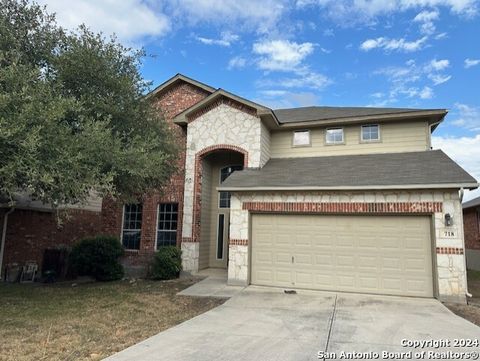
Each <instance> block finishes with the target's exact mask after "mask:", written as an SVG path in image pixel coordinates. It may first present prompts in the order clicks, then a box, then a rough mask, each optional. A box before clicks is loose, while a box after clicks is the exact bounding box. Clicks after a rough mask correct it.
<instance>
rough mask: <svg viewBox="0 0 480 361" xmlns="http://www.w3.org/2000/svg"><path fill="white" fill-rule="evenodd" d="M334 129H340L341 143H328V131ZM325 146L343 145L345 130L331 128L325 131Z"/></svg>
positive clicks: (342, 128)
mask: <svg viewBox="0 0 480 361" xmlns="http://www.w3.org/2000/svg"><path fill="white" fill-rule="evenodd" d="M334 129H341V130H342V141H341V142H334V143H330V142H329V141H328V131H329V130H334ZM325 145H345V128H344V127H331V128H326V129H325Z"/></svg>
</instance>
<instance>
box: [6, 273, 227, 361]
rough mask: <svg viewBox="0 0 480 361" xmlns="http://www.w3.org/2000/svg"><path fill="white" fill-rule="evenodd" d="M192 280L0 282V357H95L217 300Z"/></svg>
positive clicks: (170, 324) (105, 354) (176, 322)
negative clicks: (197, 294)
mask: <svg viewBox="0 0 480 361" xmlns="http://www.w3.org/2000/svg"><path fill="white" fill-rule="evenodd" d="M193 283H195V281H194V280H191V279H181V280H174V281H163V282H160V281H142V280H139V281H136V282H133V283H130V282H129V281H118V282H111V283H89V284H81V285H78V286H76V287H72V284H71V283H68V284H62V285H42V284H22V285H20V284H0V310H1V312H0V325H1V327H0V340H1V341H0V360H78V359H84V360H98V359H101V358H103V357H106V356H108V355H111V354H113V353H115V352H117V351H120V350H122V349H124V348H126V347H128V346H130V345H133V344H135V343H137V342H139V341H141V340H143V339H145V338H147V337H149V336H152V335H154V334H156V333H158V332H160V331H162V330H165V329H167V328H169V327H172V326H174V325H176V324H178V323H180V322H183V321H185V320H187V319H189V318H192V317H194V316H196V315H198V314H200V313H203V312H205V311H207V310H209V309H211V308H213V307H215V306H217V305H219V304H221V303H222V302H223V300H219V299H212V298H192V297H182V296H177V295H176V293H177V292H178V291H180V290H182V289H184V288H186V287H188V286H190V285H191V284H193Z"/></svg>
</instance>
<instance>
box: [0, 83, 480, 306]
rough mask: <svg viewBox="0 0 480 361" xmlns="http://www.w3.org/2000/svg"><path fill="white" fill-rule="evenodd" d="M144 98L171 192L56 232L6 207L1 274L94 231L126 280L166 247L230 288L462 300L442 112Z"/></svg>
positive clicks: (197, 90) (114, 207)
mask: <svg viewBox="0 0 480 361" xmlns="http://www.w3.org/2000/svg"><path fill="white" fill-rule="evenodd" d="M148 98H149V99H150V100H151V101H153V102H154V104H155V105H156V106H157V107H158V110H159V111H161V112H162V113H163V114H164V116H165V119H166V121H167V122H168V123H169V124H170V126H171V128H172V130H173V131H174V133H175V135H176V137H177V141H178V143H179V145H180V146H181V148H182V149H183V151H182V152H181V154H180V157H179V165H180V167H179V168H180V171H179V172H178V173H177V174H175V175H174V176H173V177H172V179H171V181H170V183H169V184H168V185H167V186H165V187H164V189H163V190H162V191H161V192H160V191H152V192H151V193H150V194H147V195H145V196H144V197H143V199H142V200H141V202H140V203H138V204H125V205H123V204H118V203H117V202H115V201H113V200H112V199H104V200H103V202H102V203H101V212H100V202H96V203H95V207H93V208H92V209H81V210H72V212H74V213H72V215H73V216H72V217H71V218H69V220H68V224H67V225H62V226H61V227H60V226H58V225H57V224H56V222H55V221H54V215H53V214H51V213H48V212H43V211H42V212H40V211H37V210H31V209H30V208H29V209H28V210H22V209H20V208H18V207H17V208H18V209H16V210H15V211H14V212H13V213H11V211H12V210H10V211H9V212H8V213H11V214H10V215H9V216H8V215H7V214H5V215H3V217H2V219H3V221H2V225H3V227H2V228H3V230H2V232H1V233H2V242H1V247H0V259H1V260H3V261H4V262H3V264H4V265H5V264H7V263H11V262H25V261H27V260H32V259H34V260H37V261H38V262H39V263H41V259H42V254H43V251H44V249H45V248H48V247H55V246H57V245H58V244H66V245H68V244H71V243H72V242H74V241H75V240H76V239H78V238H79V237H83V236H87V235H95V234H99V233H107V234H112V235H116V236H118V237H120V240H121V242H122V244H123V245H124V247H125V249H126V256H125V258H124V260H123V261H124V264H125V266H126V267H127V268H128V270H129V271H130V272H132V271H136V270H139V271H141V272H144V271H145V270H146V268H148V264H149V262H150V260H151V259H152V257H153V254H154V252H155V250H156V249H158V248H159V247H161V246H164V245H177V246H179V247H181V249H182V251H183V252H182V257H183V268H184V270H185V271H187V272H197V271H199V270H201V269H204V268H210V267H212V268H224V269H225V270H226V271H227V270H228V282H229V283H230V284H241V285H247V284H255V285H265V286H279V287H285V288H306V289H319V290H334V291H351V292H364V293H376V294H388V295H406V296H420V297H437V298H439V299H442V300H449V301H457V302H465V294H466V292H467V291H468V290H467V280H466V267H465V255H464V254H465V245H464V230H463V220H462V206H461V200H462V194H463V190H464V189H473V188H476V187H477V186H478V184H477V182H476V180H475V179H473V178H472V177H471V176H470V175H469V174H468V173H466V172H465V171H464V170H463V169H462V168H461V167H459V166H458V165H457V164H456V163H455V162H454V161H452V160H451V159H450V158H449V157H448V156H446V155H445V154H444V153H443V152H442V151H440V150H431V142H430V141H431V133H432V132H433V131H434V130H435V129H436V128H437V126H438V125H439V124H440V123H441V121H442V120H443V118H444V117H445V115H446V113H447V112H446V110H444V109H428V110H421V109H398V108H344V107H307V108H295V109H281V110H272V109H270V108H268V107H265V106H262V105H259V104H256V103H254V102H252V101H249V100H246V99H243V98H241V97H239V96H236V95H234V94H231V93H229V92H226V91H224V90H222V89H215V88H212V87H210V86H208V85H205V84H203V83H200V82H198V81H195V80H193V79H190V78H187V77H185V76H182V75H176V76H174V77H173V78H171V79H170V80H168V81H166V82H165V83H163V84H162V85H160V86H159V87H157V88H156V89H155V90H154V91H152V92H151V93H150V94H149V95H148ZM97 203H98V205H97ZM75 212H76V213H75ZM3 213H5V211H4V210H2V209H0V215H2V214H3ZM7 217H10V218H9V221H8V225H7Z"/></svg>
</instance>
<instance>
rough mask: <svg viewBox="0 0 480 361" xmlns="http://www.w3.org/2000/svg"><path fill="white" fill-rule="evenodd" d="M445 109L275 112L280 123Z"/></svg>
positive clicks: (330, 109) (336, 109)
mask: <svg viewBox="0 0 480 361" xmlns="http://www.w3.org/2000/svg"><path fill="white" fill-rule="evenodd" d="M431 110H435V111H443V109H411V108H369V107H303V108H291V109H276V110H274V111H273V112H274V113H275V116H276V117H277V119H278V121H279V122H280V124H282V123H296V122H307V121H312V120H328V119H337V118H349V117H362V116H369V115H387V114H397V113H409V112H418V111H431Z"/></svg>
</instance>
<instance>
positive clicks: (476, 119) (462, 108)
mask: <svg viewBox="0 0 480 361" xmlns="http://www.w3.org/2000/svg"><path fill="white" fill-rule="evenodd" d="M453 111H454V115H456V117H457V119H455V120H454V121H453V124H454V125H457V126H460V127H463V128H466V129H469V130H473V131H480V107H475V106H471V105H467V104H462V103H455V107H454V109H453ZM479 159H480V158H479ZM479 163H480V162H479Z"/></svg>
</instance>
